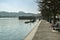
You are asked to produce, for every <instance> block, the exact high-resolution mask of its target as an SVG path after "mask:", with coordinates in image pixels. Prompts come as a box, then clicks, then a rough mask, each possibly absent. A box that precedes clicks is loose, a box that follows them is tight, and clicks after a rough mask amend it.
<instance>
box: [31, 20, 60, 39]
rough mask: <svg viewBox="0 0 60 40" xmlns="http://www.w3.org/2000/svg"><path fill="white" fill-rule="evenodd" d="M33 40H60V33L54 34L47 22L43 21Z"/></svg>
mask: <svg viewBox="0 0 60 40" xmlns="http://www.w3.org/2000/svg"><path fill="white" fill-rule="evenodd" d="M32 40H60V33H59V32H52V30H51V28H50V27H49V23H48V22H47V21H44V20H43V21H42V22H41V23H40V25H39V27H38V29H37V31H36V33H35V35H34V37H33V39H32Z"/></svg>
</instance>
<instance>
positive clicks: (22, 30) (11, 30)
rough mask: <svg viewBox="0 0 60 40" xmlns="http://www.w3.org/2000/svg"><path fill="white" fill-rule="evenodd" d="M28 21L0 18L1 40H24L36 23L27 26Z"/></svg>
mask: <svg viewBox="0 0 60 40" xmlns="http://www.w3.org/2000/svg"><path fill="white" fill-rule="evenodd" d="M25 21H27V20H18V18H0V40H23V39H24V37H25V36H26V35H27V34H28V33H29V32H30V30H31V29H32V28H33V26H34V25H35V24H36V22H35V23H28V24H25V23H24V22H25Z"/></svg>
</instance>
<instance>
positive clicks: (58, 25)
mask: <svg viewBox="0 0 60 40" xmlns="http://www.w3.org/2000/svg"><path fill="white" fill-rule="evenodd" d="M52 27H53V30H55V31H58V32H60V21H59V20H56V22H55V24H53V25H52Z"/></svg>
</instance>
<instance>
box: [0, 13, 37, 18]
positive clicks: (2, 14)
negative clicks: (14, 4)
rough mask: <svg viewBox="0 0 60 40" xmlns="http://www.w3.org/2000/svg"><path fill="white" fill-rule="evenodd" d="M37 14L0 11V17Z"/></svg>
mask: <svg viewBox="0 0 60 40" xmlns="http://www.w3.org/2000/svg"><path fill="white" fill-rule="evenodd" d="M19 16H38V14H33V13H24V12H0V17H19Z"/></svg>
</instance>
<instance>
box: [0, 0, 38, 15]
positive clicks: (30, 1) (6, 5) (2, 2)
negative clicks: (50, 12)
mask: <svg viewBox="0 0 60 40" xmlns="http://www.w3.org/2000/svg"><path fill="white" fill-rule="evenodd" d="M0 11H7V12H19V11H23V12H26V13H35V14H36V13H38V6H37V3H36V0H0Z"/></svg>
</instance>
